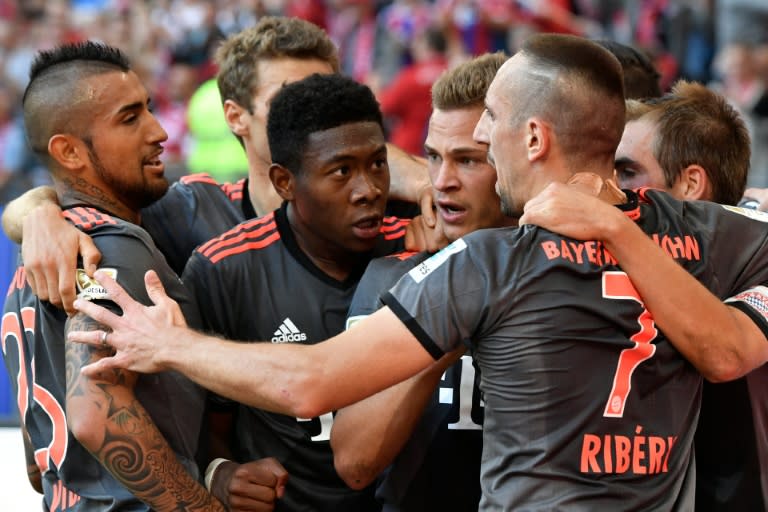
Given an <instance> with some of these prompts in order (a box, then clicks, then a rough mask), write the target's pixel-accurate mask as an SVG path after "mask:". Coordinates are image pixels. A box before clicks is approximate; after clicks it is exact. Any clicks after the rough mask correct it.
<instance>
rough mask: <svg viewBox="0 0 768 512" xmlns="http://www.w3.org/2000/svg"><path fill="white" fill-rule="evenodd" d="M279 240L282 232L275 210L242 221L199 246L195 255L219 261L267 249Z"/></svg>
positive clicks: (214, 261)
mask: <svg viewBox="0 0 768 512" xmlns="http://www.w3.org/2000/svg"><path fill="white" fill-rule="evenodd" d="M278 240H280V232H279V230H278V228H277V222H276V221H275V215H274V212H273V213H269V214H267V215H265V216H263V217H259V218H257V219H252V220H248V221H245V222H241V223H240V224H238V225H237V226H235V227H234V228H232V229H230V230H229V231H226V232H225V233H223V234H222V235H220V236H217V237H216V238H213V239H211V240H209V241H208V242H206V243H204V244H202V245H201V246H200V247H198V248H197V250H196V251H195V256H196V257H201V258H203V259H205V260H207V261H210V262H211V263H217V262H219V261H221V260H223V259H225V258H228V257H231V256H235V255H238V254H243V253H247V252H250V251H257V250H261V249H265V248H267V247H269V246H271V245H273V244H274V243H275V242H277V241H278Z"/></svg>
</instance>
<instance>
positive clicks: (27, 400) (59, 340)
mask: <svg viewBox="0 0 768 512" xmlns="http://www.w3.org/2000/svg"><path fill="white" fill-rule="evenodd" d="M64 216H65V217H66V218H67V219H68V220H70V221H71V222H72V223H74V224H75V225H76V226H77V227H78V228H80V229H81V230H83V231H85V232H86V233H88V234H89V235H90V236H91V237H92V238H93V241H94V243H95V244H96V246H97V247H98V249H99V251H101V254H102V258H101V262H100V268H104V269H112V270H111V273H112V274H113V276H114V277H115V279H117V281H118V282H119V283H120V284H121V285H122V286H123V287H124V288H125V289H126V290H127V291H128V293H129V294H130V295H132V296H133V297H135V298H136V299H137V300H139V301H140V302H142V303H144V304H150V300H149V297H148V296H147V293H146V291H145V288H144V273H145V272H146V271H147V270H149V269H154V270H156V271H157V273H158V275H159V276H160V279H161V280H162V282H163V285H164V286H165V289H166V291H167V292H168V294H169V295H170V296H171V297H173V298H174V299H175V300H177V301H178V302H179V303H180V304H181V306H182V308H183V310H184V312H185V314H186V315H188V318H190V319H191V320H194V318H195V317H196V315H197V311H196V308H195V307H194V305H193V303H192V302H191V301H190V300H189V296H188V294H187V293H186V290H185V289H184V287H183V286H182V284H181V281H180V280H179V278H178V277H177V276H176V275H175V274H174V273H173V272H172V271H171V269H170V268H169V267H168V265H167V263H166V261H165V259H164V258H163V255H162V254H160V252H159V251H158V250H157V249H156V248H155V246H154V244H153V243H152V240H151V239H150V237H149V235H148V234H147V233H146V232H145V231H144V230H143V229H141V228H140V227H138V226H136V225H135V224H131V223H128V222H125V221H123V220H120V219H117V218H115V217H111V216H110V215H107V214H105V213H103V212H100V211H98V210H96V209H94V208H90V207H75V208H70V209H67V210H65V212H64ZM78 282H79V283H80V284H81V285H87V284H90V282H89V281H88V280H86V279H80V276H79V278H78ZM96 288H97V289H98V286H97V287H96ZM81 294H87V295H90V296H91V297H94V298H95V299H101V298H102V297H101V295H102V294H103V290H101V291H98V290H97V291H94V288H88V289H85V290H82V291H81ZM106 305H107V306H108V307H111V308H113V309H114V308H116V306H115V305H114V304H113V303H111V302H107V303H106ZM65 321H66V315H65V314H64V313H63V311H61V310H59V309H58V308H56V307H54V306H52V305H51V304H50V303H48V302H42V301H40V300H39V299H38V298H37V297H36V296H35V295H34V294H33V293H32V290H31V289H30V288H29V285H28V284H27V282H26V278H25V274H24V267H23V266H21V265H20V266H19V268H18V269H17V272H16V276H15V277H14V280H13V282H12V283H11V287H10V290H9V293H8V296H7V298H6V301H5V307H4V316H3V324H2V330H3V356H4V359H5V364H6V367H7V368H8V372H9V375H11V377H12V381H13V383H14V392H15V394H16V400H17V403H18V406H19V411H20V415H21V419H22V422H23V426H24V428H25V429H26V430H27V432H28V433H29V437H30V440H31V443H32V446H33V448H34V450H35V458H36V462H37V465H38V467H39V468H40V469H41V472H42V474H43V488H44V491H45V495H44V502H45V506H46V510H51V511H88V512H94V511H100V512H103V511H112V510H136V511H140V510H147V511H148V510H150V509H149V507H148V506H147V505H146V504H144V503H143V502H141V501H139V500H138V499H137V498H135V497H134V496H133V495H132V494H131V493H130V492H128V490H127V489H125V487H123V486H122V484H120V483H118V481H117V480H116V479H115V478H114V477H112V475H111V474H110V473H109V472H108V471H107V470H106V469H105V468H104V467H103V466H101V464H100V463H99V461H97V460H96V459H95V458H94V457H93V456H92V455H91V454H90V453H88V452H87V451H86V450H85V448H83V446H82V445H80V443H78V442H77V440H76V439H75V438H74V436H72V434H71V433H70V432H69V431H68V430H67V424H66V412H65V408H64V404H65V398H66V371H67V370H66V368H65V359H64V327H65ZM134 391H135V394H136V397H137V399H138V400H139V401H140V402H141V404H142V405H143V406H144V407H145V409H146V410H147V412H148V413H149V414H150V416H151V417H152V419H153V421H154V422H155V424H156V425H157V427H158V428H159V430H160V431H161V432H162V433H163V435H164V437H165V439H166V440H167V441H168V443H169V445H170V446H171V448H172V449H173V450H174V452H176V454H177V457H178V458H179V460H180V461H182V463H183V464H184V465H185V466H186V468H187V470H188V471H189V472H190V473H191V474H192V475H193V476H194V477H195V478H198V477H199V475H198V471H197V467H196V465H195V464H194V455H195V451H196V449H197V441H198V436H199V430H200V423H201V419H202V412H203V405H204V393H203V391H202V390H201V389H200V388H198V387H197V386H196V385H194V384H193V383H192V382H190V381H189V380H187V379H186V378H184V377H182V376H181V375H179V374H176V373H171V372H166V373H161V374H155V375H142V376H140V377H139V380H138V382H137V384H136V387H135V389H134ZM115 449H116V450H120V449H121V448H120V447H119V446H116V447H115ZM125 455H126V457H130V450H126V452H125ZM126 461H127V459H126ZM122 470H123V471H140V470H142V468H141V467H136V468H132V467H131V464H126V465H125V466H124V467H122Z"/></svg>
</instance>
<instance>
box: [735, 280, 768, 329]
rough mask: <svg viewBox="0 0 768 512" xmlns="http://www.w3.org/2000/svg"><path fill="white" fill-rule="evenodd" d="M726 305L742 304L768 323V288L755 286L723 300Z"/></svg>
mask: <svg viewBox="0 0 768 512" xmlns="http://www.w3.org/2000/svg"><path fill="white" fill-rule="evenodd" d="M725 303H726V304H731V305H734V304H735V303H742V304H746V305H747V306H749V307H750V308H751V309H752V310H753V311H755V312H756V313H758V314H759V315H760V316H761V317H762V318H763V320H765V321H768V288H766V287H765V286H755V287H754V288H750V289H749V290H745V291H743V292H741V293H739V294H737V295H734V296H733V297H731V298H729V299H726V300H725Z"/></svg>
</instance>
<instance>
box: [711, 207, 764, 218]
mask: <svg viewBox="0 0 768 512" xmlns="http://www.w3.org/2000/svg"><path fill="white" fill-rule="evenodd" d="M720 206H722V207H723V208H725V209H726V210H728V211H730V212H733V213H738V214H739V215H743V216H745V217H749V218H750V219H755V220H759V221H760V222H768V213H766V212H761V211H758V210H753V209H752V208H741V207H739V206H730V205H727V204H721V205H720Z"/></svg>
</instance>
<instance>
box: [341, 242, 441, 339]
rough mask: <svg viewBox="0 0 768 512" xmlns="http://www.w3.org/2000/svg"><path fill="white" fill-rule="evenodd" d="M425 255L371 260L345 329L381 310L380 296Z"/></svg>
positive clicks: (358, 288) (351, 306)
mask: <svg viewBox="0 0 768 512" xmlns="http://www.w3.org/2000/svg"><path fill="white" fill-rule="evenodd" d="M425 254H426V253H414V252H403V253H398V254H394V255H391V256H386V257H383V258H376V259H373V260H371V262H370V263H369V264H368V268H366V269H365V272H364V273H363V277H361V278H360V282H359V283H358V285H357V288H356V290H355V294H354V296H353V297H352V302H351V304H350V306H349V314H348V315H347V324H346V328H347V329H349V328H350V327H351V326H352V324H354V323H355V322H356V321H358V320H361V319H363V318H364V317H366V316H368V315H371V314H373V313H374V312H375V311H377V310H378V309H379V308H381V306H383V303H382V302H381V294H382V293H384V292H386V291H387V290H389V289H390V288H392V286H394V285H395V284H396V283H397V281H398V280H399V279H400V277H402V276H403V274H405V273H406V272H407V271H408V270H410V268H411V267H413V266H414V265H416V264H417V263H420V262H421V261H423V260H424V259H425V258H426V257H427V256H426V255H425Z"/></svg>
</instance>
